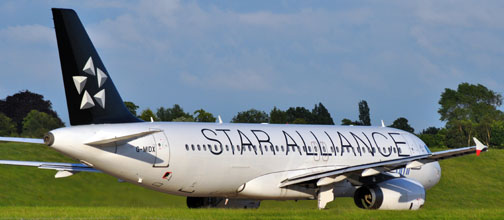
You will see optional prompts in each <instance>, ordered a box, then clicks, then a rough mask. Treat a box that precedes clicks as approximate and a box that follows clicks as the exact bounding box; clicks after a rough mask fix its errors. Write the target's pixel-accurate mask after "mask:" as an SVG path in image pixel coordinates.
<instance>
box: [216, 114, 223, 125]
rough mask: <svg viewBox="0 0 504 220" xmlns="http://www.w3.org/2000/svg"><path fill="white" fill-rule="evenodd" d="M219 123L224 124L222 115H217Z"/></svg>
mask: <svg viewBox="0 0 504 220" xmlns="http://www.w3.org/2000/svg"><path fill="white" fill-rule="evenodd" d="M216 122H217V123H218V124H222V118H221V117H220V115H218V116H217V121H216Z"/></svg>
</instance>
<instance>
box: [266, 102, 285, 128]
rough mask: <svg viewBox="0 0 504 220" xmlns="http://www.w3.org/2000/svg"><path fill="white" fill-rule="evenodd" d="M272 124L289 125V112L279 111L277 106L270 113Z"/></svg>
mask: <svg viewBox="0 0 504 220" xmlns="http://www.w3.org/2000/svg"><path fill="white" fill-rule="evenodd" d="M269 123H271V124H287V123H289V121H287V112H285V111H282V110H280V109H278V108H277V107H276V106H275V107H273V110H271V112H270V122H269Z"/></svg>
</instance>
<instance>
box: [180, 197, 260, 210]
mask: <svg viewBox="0 0 504 220" xmlns="http://www.w3.org/2000/svg"><path fill="white" fill-rule="evenodd" d="M259 205H261V201H260V200H252V199H227V201H226V198H219V197H187V207H189V208H192V209H194V208H235V209H257V208H259Z"/></svg>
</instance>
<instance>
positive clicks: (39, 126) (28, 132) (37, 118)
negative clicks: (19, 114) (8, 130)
mask: <svg viewBox="0 0 504 220" xmlns="http://www.w3.org/2000/svg"><path fill="white" fill-rule="evenodd" d="M61 126H62V124H61V122H60V121H59V120H58V119H56V118H55V117H53V116H51V115H49V114H47V113H45V112H39V111H37V110H31V111H30V112H29V113H28V115H26V117H25V118H24V119H23V134H22V136H24V137H32V138H42V137H43V136H44V135H45V134H46V133H47V132H49V131H50V130H53V129H56V128H59V127H61Z"/></svg>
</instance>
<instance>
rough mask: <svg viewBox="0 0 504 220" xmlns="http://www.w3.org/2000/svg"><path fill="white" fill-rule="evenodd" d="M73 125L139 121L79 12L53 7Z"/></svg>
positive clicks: (68, 105)
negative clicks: (111, 76) (83, 23)
mask: <svg viewBox="0 0 504 220" xmlns="http://www.w3.org/2000/svg"><path fill="white" fill-rule="evenodd" d="M52 13H53V19H54V27H55V29H56V38H57V41H58V51H59V57H60V62H61V71H62V73H63V83H64V87H65V94H66V100H67V107H68V114H69V118H70V124H71V125H85V124H104V123H126V122H139V121H141V120H140V119H138V118H136V117H135V116H133V115H132V114H131V113H130V112H129V110H128V109H127V108H126V106H125V105H124V103H123V100H122V98H121V96H120V95H119V92H118V91H117V89H116V88H115V86H114V83H113V82H112V79H111V78H110V75H109V73H108V71H107V69H106V68H105V66H104V65H103V63H102V61H101V59H100V56H98V53H97V52H96V49H95V47H94V46H93V43H92V42H91V40H90V39H89V36H88V34H87V33H86V30H85V29H84V26H83V25H82V23H81V21H80V20H79V17H78V16H77V13H75V11H74V10H71V9H59V8H53V9H52Z"/></svg>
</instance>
